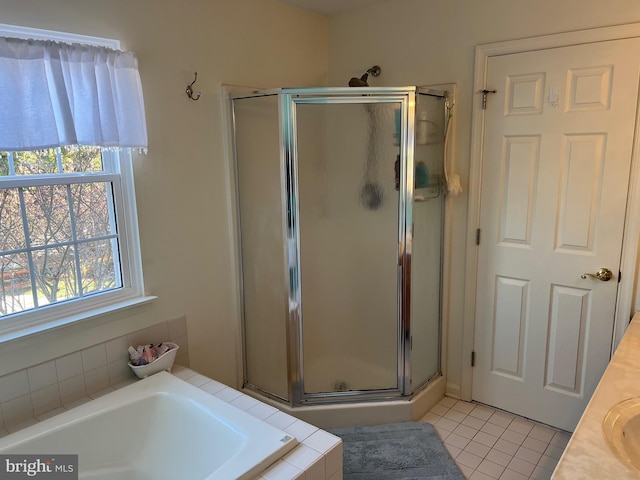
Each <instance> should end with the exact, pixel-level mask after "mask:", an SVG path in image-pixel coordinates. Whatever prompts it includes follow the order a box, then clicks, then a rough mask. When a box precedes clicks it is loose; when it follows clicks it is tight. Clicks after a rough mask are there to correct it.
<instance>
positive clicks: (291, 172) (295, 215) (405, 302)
mask: <svg viewBox="0 0 640 480" xmlns="http://www.w3.org/2000/svg"><path fill="white" fill-rule="evenodd" d="M418 94H425V95H430V96H435V97H441V98H443V99H445V100H446V98H447V93H446V92H442V91H437V90H431V89H426V88H421V87H413V86H411V87H345V88H342V87H337V88H280V89H270V90H260V91H255V92H252V93H250V94H237V95H232V96H231V97H230V98H231V100H232V102H233V100H236V99H246V98H253V97H264V96H278V97H279V120H280V158H281V162H280V169H281V171H280V174H281V179H282V184H283V185H284V186H285V190H286V191H284V192H283V198H282V202H283V211H284V212H285V218H283V225H282V227H283V229H284V232H285V241H286V243H287V245H285V246H284V247H283V248H285V249H286V254H285V262H286V265H285V266H284V267H285V268H284V271H285V272H295V275H293V276H289V278H288V279H287V281H286V283H287V284H288V285H289V290H288V305H289V309H288V319H287V324H286V325H287V326H286V332H287V337H288V338H287V360H288V362H287V363H288V365H287V370H288V372H287V375H288V393H289V395H288V396H289V398H288V399H283V398H282V397H281V396H279V395H275V394H273V393H272V392H269V391H266V390H264V389H262V388H260V387H259V386H257V385H253V384H250V383H248V381H247V378H248V376H247V364H246V352H243V358H244V359H245V362H244V387H245V388H249V389H251V390H254V391H257V392H259V393H260V394H262V395H265V396H267V397H270V398H273V399H276V400H278V401H280V402H283V401H284V402H286V403H288V404H290V405H291V406H294V407H295V406H301V405H315V404H322V403H335V402H356V401H358V402H360V401H380V400H394V399H395V400H397V399H407V400H408V399H410V398H411V396H412V394H415V393H417V392H418V391H420V390H421V389H422V388H424V387H425V386H426V385H427V384H428V383H429V381H430V380H432V379H433V378H434V377H437V376H439V375H440V373H441V362H440V361H439V362H438V368H437V372H436V373H435V374H434V375H433V377H431V378H430V379H427V380H426V381H425V382H424V383H423V384H422V385H419V386H417V387H416V388H414V389H412V385H411V347H412V345H411V294H412V292H411V258H412V249H413V245H412V239H413V232H412V231H411V222H412V218H413V196H414V172H415V165H414V149H415V107H416V99H417V95H418ZM340 103H342V104H380V103H395V104H400V105H401V126H400V132H401V136H400V138H398V141H399V146H400V166H401V167H400V182H401V183H400V184H401V185H403V186H404V188H400V193H399V201H398V231H397V235H398V261H397V278H398V282H397V284H398V292H397V293H398V296H397V298H398V307H397V319H398V328H397V334H398V346H397V379H398V380H397V383H396V388H392V389H381V390H355V391H354V390H351V391H348V392H322V393H313V394H305V393H304V357H303V335H302V333H303V332H302V329H303V319H302V293H301V281H300V265H301V260H300V232H299V218H300V211H299V205H298V202H297V201H296V199H298V198H300V196H299V192H298V172H297V163H298V157H297V155H298V154H297V152H298V145H297V137H298V135H297V133H298V132H297V122H296V106H297V105H299V104H300V105H302V104H340ZM231 111H232V113H233V111H234V110H233V107H232V108H231ZM443 115H445V122H446V115H447V109H446V108H445V109H444V112H443ZM233 130H234V132H235V126H234V129H233ZM234 141H235V140H234ZM237 176H238V174H237V159H236V179H237ZM236 186H237V184H236ZM237 193H238V195H239V191H237ZM237 213H238V214H239V212H237ZM238 225H239V224H238ZM407 226H409V227H407ZM241 235H242V233H241V232H239V233H238V238H239V242H240V241H241V240H240V238H241ZM441 245H442V242H441ZM441 249H442V247H441ZM238 252H242V249H241V245H238ZM441 253H442V252H441ZM240 255H241V253H240ZM440 258H442V255H441V256H440ZM240 260H241V261H240V265H242V259H240ZM441 267H442V265H441ZM440 272H441V273H440V275H441V276H442V268H440ZM242 277H243V272H242V266H241V271H240V278H241V282H240V283H241V286H240V289H241V295H242V283H243V282H242ZM440 295H441V296H442V292H441V293H440ZM441 303H442V301H440V304H441ZM241 304H242V305H243V304H244V302H241ZM439 310H441V306H439ZM241 315H242V326H243V330H244V328H245V313H244V307H243V306H242V307H241ZM441 323H442V322H441V320H440V322H439V325H438V331H439V342H438V350H439V351H438V358H440V352H441V348H442V346H441V329H442V326H441ZM243 334H244V331H243ZM244 348H245V346H244V342H243V349H244ZM412 390H413V391H412Z"/></svg>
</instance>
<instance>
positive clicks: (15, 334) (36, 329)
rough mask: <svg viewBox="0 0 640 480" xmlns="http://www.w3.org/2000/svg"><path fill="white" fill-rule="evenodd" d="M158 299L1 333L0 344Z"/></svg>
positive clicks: (142, 299)
mask: <svg viewBox="0 0 640 480" xmlns="http://www.w3.org/2000/svg"><path fill="white" fill-rule="evenodd" d="M157 298H158V297H156V296H153V295H146V296H142V297H136V298H131V299H128V300H124V301H121V302H117V303H112V304H109V305H104V306H100V307H97V308H94V309H92V310H88V311H85V312H81V313H77V314H71V315H68V316H65V317H62V318H57V319H54V320H52V321H50V322H45V323H40V324H37V325H32V326H27V327H24V328H17V329H15V330H10V331H8V332H0V344H2V343H5V342H10V341H12V340H17V339H20V338H24V337H28V336H30V335H35V334H39V333H44V332H47V331H51V330H54V329H56V328H59V327H64V326H66V325H72V324H76V323H79V322H83V321H85V320H90V319H92V318H96V317H100V316H103V315H107V314H110V313H114V312H118V311H122V310H126V309H129V308H133V307H137V306H139V305H144V304H147V303H151V302H153V301H154V300H155V299H157Z"/></svg>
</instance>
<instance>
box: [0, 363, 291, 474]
mask: <svg viewBox="0 0 640 480" xmlns="http://www.w3.org/2000/svg"><path fill="white" fill-rule="evenodd" d="M296 444H297V441H296V439H295V438H293V437H292V436H290V435H288V434H286V433H284V432H282V431H280V430H278V429H276V428H274V427H272V426H271V425H269V424H267V423H265V422H263V421H261V420H258V419H257V418H254V417H253V416H251V415H249V414H248V413H246V412H243V411H241V410H239V409H237V408H235V407H233V406H231V405H229V404H227V403H226V402H223V401H222V400H220V399H218V398H216V397H214V396H212V395H210V394H208V393H206V392H204V391H202V390H200V389H199V388H197V387H194V386H193V385H191V384H189V383H187V382H185V381H183V380H180V379H179V378H176V377H174V376H173V375H171V374H169V373H167V372H160V373H157V374H155V375H153V376H151V377H148V378H146V379H144V380H140V381H138V382H136V383H134V384H131V385H129V386H127V387H124V388H122V389H120V390H116V391H115V392H112V393H109V394H107V395H105V396H103V397H100V398H97V399H95V400H92V401H90V402H88V403H85V404H83V405H80V406H78V407H76V408H74V409H72V410H69V411H67V412H64V413H61V414H60V415H57V416H55V417H52V418H49V419H47V420H45V421H43V422H40V423H38V424H36V425H33V426H31V427H28V428H25V429H24V430H20V431H18V432H16V433H14V434H12V435H9V436H7V437H4V438H1V439H0V454H11V453H16V454H40V455H44V454H46V455H51V454H54V455H55V454H58V455H60V454H77V455H78V462H79V464H78V466H79V468H78V471H79V478H80V479H92V480H151V479H153V480H162V479H166V480H169V479H171V480H175V479H189V480H200V479H202V480H205V479H207V480H229V479H246V478H251V477H254V476H255V475H256V474H258V473H260V472H261V471H263V470H264V469H265V468H267V467H268V466H269V465H270V464H271V463H273V462H274V461H276V460H277V459H278V458H280V457H282V456H283V455H284V454H285V453H286V452H288V451H289V450H291V449H292V448H294V447H295V445H296Z"/></svg>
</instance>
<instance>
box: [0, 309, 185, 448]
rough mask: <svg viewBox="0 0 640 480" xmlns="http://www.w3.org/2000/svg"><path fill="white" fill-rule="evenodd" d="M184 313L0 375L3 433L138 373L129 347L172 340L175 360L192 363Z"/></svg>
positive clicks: (0, 430)
mask: <svg viewBox="0 0 640 480" xmlns="http://www.w3.org/2000/svg"><path fill="white" fill-rule="evenodd" d="M186 332H187V329H186V318H184V317H182V318H178V319H176V320H170V321H166V322H161V323H157V324H155V325H152V326H151V327H149V328H145V329H142V330H137V331H135V332H132V333H130V334H128V335H122V336H120V337H116V338H111V339H108V340H107V341H105V342H103V343H99V344H97V345H93V346H91V347H88V348H85V349H83V350H79V351H77V352H73V353H70V354H68V355H64V356H62V357H58V358H54V359H52V360H49V361H47V362H44V363H41V364H38V365H34V366H32V367H29V368H25V369H23V370H18V371H16V372H12V373H9V374H7V375H3V376H1V377H0V436H4V435H7V434H9V433H13V432H15V431H17V430H20V429H22V428H24V427H27V426H29V425H32V424H34V423H36V422H38V421H41V420H44V419H45V418H48V417H50V416H52V415H55V414H56V413H60V412H61V411H63V410H65V409H69V408H73V407H74V406H77V405H79V404H81V403H84V402H87V401H89V400H91V399H92V398H97V397H99V396H101V395H104V394H105V393H108V392H110V391H113V389H114V388H118V387H119V386H124V385H125V384H128V383H130V382H132V381H133V380H134V379H135V378H136V377H135V375H134V373H133V372H132V371H131V369H130V368H129V366H128V365H127V362H128V358H129V357H128V353H127V348H128V347H129V345H133V346H134V347H135V346H138V345H143V344H146V343H159V342H161V341H171V342H174V343H176V344H178V345H180V349H179V350H178V356H177V358H176V363H177V364H181V365H186V366H188V365H189V351H188V344H187V333H186Z"/></svg>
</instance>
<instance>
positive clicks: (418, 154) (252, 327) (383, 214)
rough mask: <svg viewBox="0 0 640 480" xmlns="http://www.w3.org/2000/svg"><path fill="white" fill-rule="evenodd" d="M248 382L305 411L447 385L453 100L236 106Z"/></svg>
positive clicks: (374, 96) (329, 95) (378, 95)
mask: <svg viewBox="0 0 640 480" xmlns="http://www.w3.org/2000/svg"><path fill="white" fill-rule="evenodd" d="M231 107H232V114H233V133H234V141H235V161H236V163H235V167H236V182H237V183H236V189H237V195H238V196H237V215H238V217H237V218H238V238H239V254H240V265H241V293H242V319H243V336H244V387H245V388H248V389H252V390H255V391H257V392H259V393H260V394H262V395H264V396H267V397H269V398H271V399H275V400H278V401H279V402H284V403H286V404H288V405H289V406H291V407H298V406H302V405H315V404H328V403H336V402H354V401H363V400H393V399H410V398H411V396H412V395H413V394H414V393H416V392H417V391H419V390H420V389H421V388H422V387H424V386H425V385H427V384H428V383H429V381H430V380H432V379H435V378H437V377H439V376H440V341H441V332H440V328H441V327H440V323H441V322H440V317H441V315H440V309H441V270H442V268H441V263H442V260H441V259H442V232H443V212H444V189H445V183H444V175H445V171H444V148H445V133H446V128H447V123H448V122H447V118H448V109H447V101H446V93H445V92H438V91H434V90H429V89H423V88H419V87H402V88H395V87H381V88H373V87H362V88H301V89H289V88H282V89H276V90H264V91H257V92H253V93H251V94H243V95H233V96H232V97H231Z"/></svg>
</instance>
